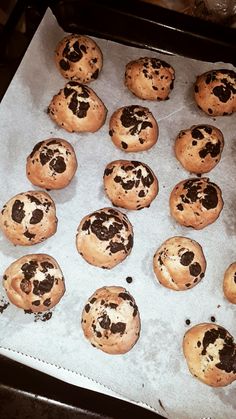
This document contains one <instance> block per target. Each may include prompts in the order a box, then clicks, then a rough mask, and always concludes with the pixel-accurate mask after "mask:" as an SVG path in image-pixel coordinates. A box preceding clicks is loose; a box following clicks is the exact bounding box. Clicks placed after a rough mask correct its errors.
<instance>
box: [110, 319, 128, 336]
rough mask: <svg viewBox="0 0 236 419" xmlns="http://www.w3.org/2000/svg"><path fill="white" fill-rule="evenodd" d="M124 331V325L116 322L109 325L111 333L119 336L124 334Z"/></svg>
mask: <svg viewBox="0 0 236 419" xmlns="http://www.w3.org/2000/svg"><path fill="white" fill-rule="evenodd" d="M125 329H126V323H123V322H118V323H112V324H111V333H120V334H121V335H123V334H124V332H125Z"/></svg>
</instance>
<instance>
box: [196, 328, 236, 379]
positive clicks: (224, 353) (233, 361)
mask: <svg viewBox="0 0 236 419" xmlns="http://www.w3.org/2000/svg"><path fill="white" fill-rule="evenodd" d="M217 339H222V340H223V341H224V344H223V348H222V349H220V350H219V358H220V362H219V363H217V364H216V365H215V366H216V367H217V368H219V369H221V370H224V371H225V372H227V373H230V372H233V373H234V374H235V373H236V345H235V344H234V341H233V337H232V336H231V335H230V334H228V333H227V331H226V330H225V329H224V328H223V327H220V326H219V327H218V328H217V329H210V330H208V331H207V332H206V333H205V335H204V338H203V350H202V352H201V353H202V355H206V353H207V347H208V346H209V345H210V344H214V343H215V341H216V340H217Z"/></svg>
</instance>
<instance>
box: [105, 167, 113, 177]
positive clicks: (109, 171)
mask: <svg viewBox="0 0 236 419" xmlns="http://www.w3.org/2000/svg"><path fill="white" fill-rule="evenodd" d="M113 169H114V166H113V167H111V168H110V169H109V168H108V167H107V168H106V169H105V172H104V175H105V176H109V175H111V174H112V172H113Z"/></svg>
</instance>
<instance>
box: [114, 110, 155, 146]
mask: <svg viewBox="0 0 236 419" xmlns="http://www.w3.org/2000/svg"><path fill="white" fill-rule="evenodd" d="M158 133H159V130H158V125H157V122H156V120H155V118H154V116H153V115H152V113H151V112H150V111H149V109H148V108H144V107H143V106H139V105H131V106H124V107H123V108H119V109H117V110H116V111H115V112H114V113H113V115H112V116H111V119H110V124H109V134H110V136H111V139H112V141H113V143H114V144H115V146H116V147H118V148H120V149H121V150H123V151H126V152H131V151H134V152H135V151H144V150H148V149H149V148H151V147H153V146H154V144H156V142H157V138H158Z"/></svg>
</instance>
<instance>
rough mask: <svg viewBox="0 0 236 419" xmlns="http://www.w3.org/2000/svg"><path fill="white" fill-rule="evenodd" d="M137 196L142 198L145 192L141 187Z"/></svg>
mask: <svg viewBox="0 0 236 419" xmlns="http://www.w3.org/2000/svg"><path fill="white" fill-rule="evenodd" d="M138 196H139V198H143V197H144V196H145V192H144V190H143V189H142V190H141V191H140V192H139V193H138Z"/></svg>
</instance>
